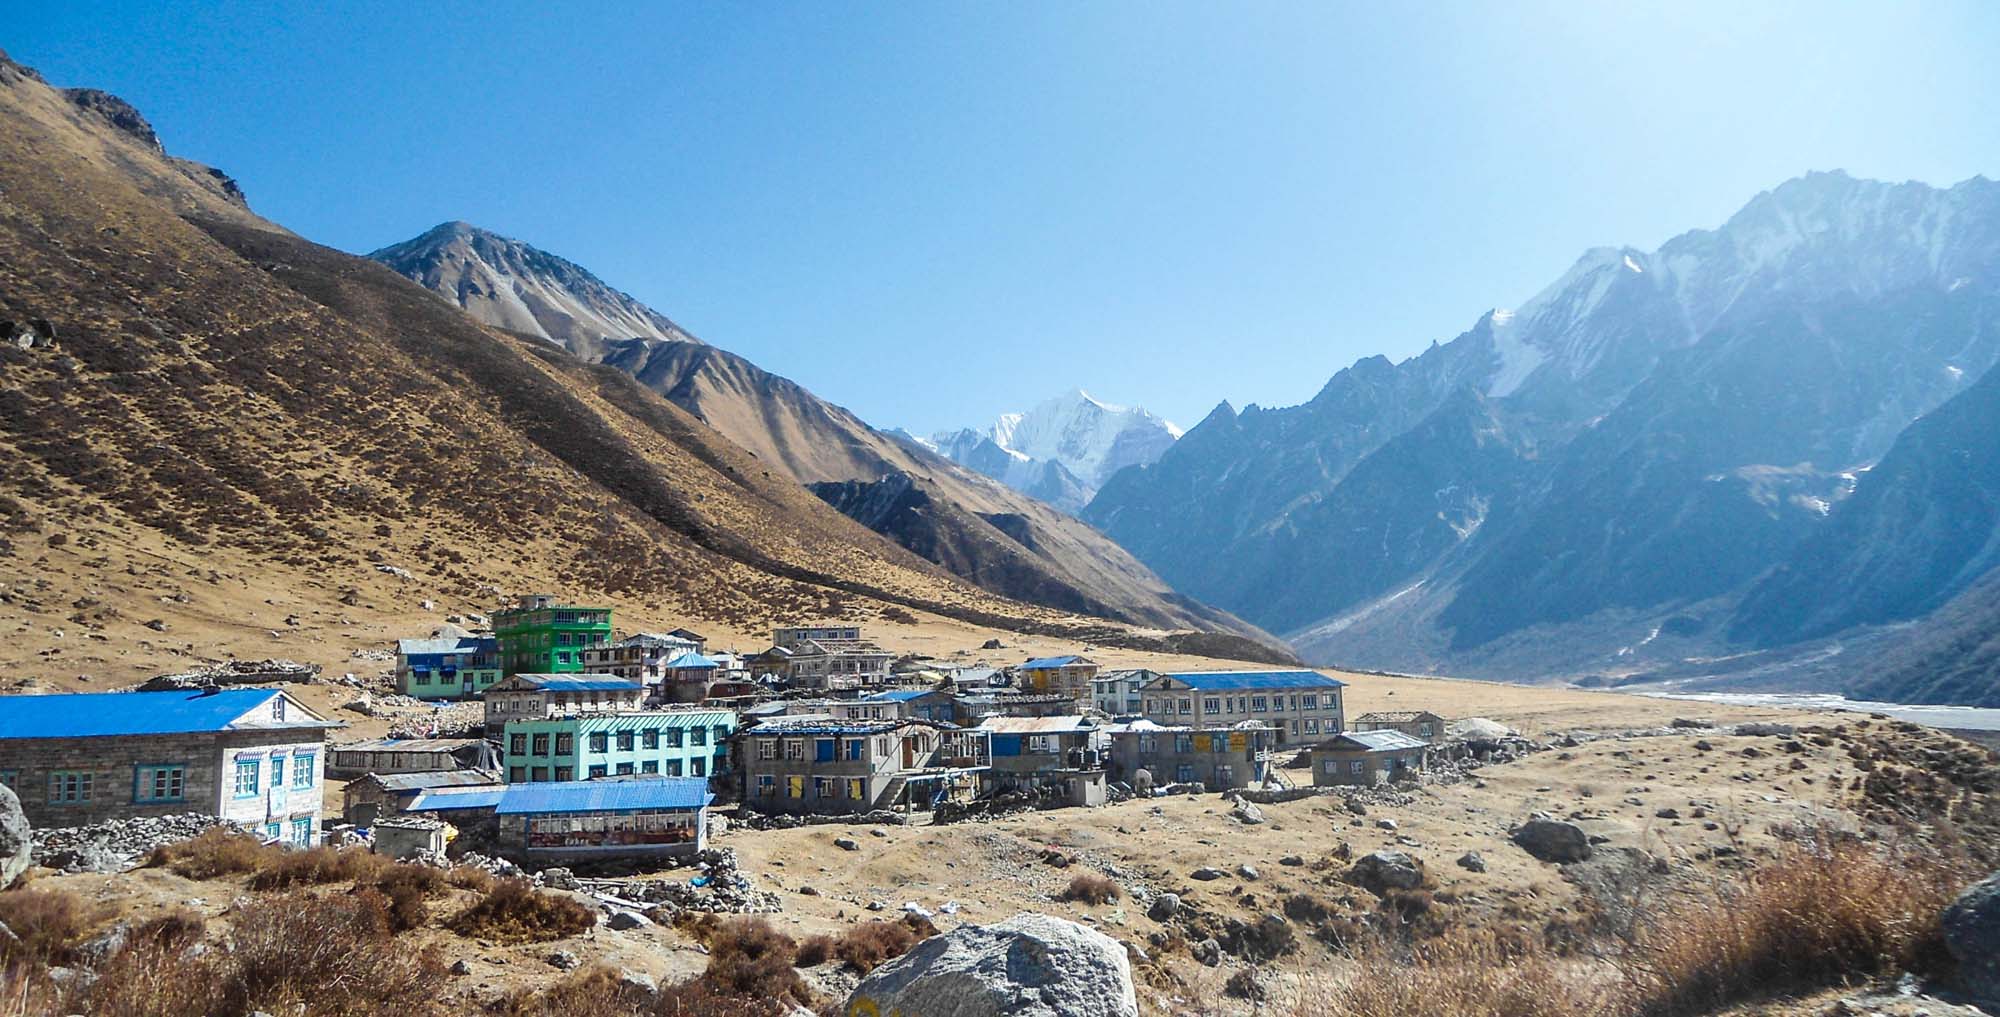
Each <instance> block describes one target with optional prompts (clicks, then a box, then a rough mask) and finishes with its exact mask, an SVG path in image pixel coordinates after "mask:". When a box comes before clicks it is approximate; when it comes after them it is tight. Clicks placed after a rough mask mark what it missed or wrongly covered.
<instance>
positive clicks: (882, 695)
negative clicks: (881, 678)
mask: <svg viewBox="0 0 2000 1017" xmlns="http://www.w3.org/2000/svg"><path fill="white" fill-rule="evenodd" d="M936 691H937V690H936V689H890V690H888V691H886V692H877V693H875V694H874V695H872V696H863V697H862V699H861V701H862V702H864V703H907V702H909V701H910V700H912V699H917V698H920V697H922V696H928V695H930V694H931V693H933V692H936Z"/></svg>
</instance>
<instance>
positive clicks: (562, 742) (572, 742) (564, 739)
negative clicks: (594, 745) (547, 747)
mask: <svg viewBox="0 0 2000 1017" xmlns="http://www.w3.org/2000/svg"><path fill="white" fill-rule="evenodd" d="M574 752H576V736H575V735H572V734H559V735H557V736H556V755H558V756H567V755H570V754H572V753H574Z"/></svg>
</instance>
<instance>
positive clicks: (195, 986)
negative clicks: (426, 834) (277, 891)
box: [64, 891, 444, 1017]
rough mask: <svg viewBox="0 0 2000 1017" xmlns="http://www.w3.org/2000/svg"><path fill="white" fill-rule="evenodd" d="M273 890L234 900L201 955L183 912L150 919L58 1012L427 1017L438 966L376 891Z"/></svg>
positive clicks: (102, 1016)
mask: <svg viewBox="0 0 2000 1017" xmlns="http://www.w3.org/2000/svg"><path fill="white" fill-rule="evenodd" d="M369 893H370V894H371V895H372V896H373V899H370V898H369V897H364V896H361V895H357V896H353V897H344V898H343V897H333V898H326V899H313V898H307V897H271V898H266V899H263V900H259V901H256V902H254V903H251V904H248V905H245V906H243V907H241V908H239V909H238V910H237V911H236V914H235V924H234V926H233V927H232V929H231V930H230V934H229V936H228V937H227V939H226V941H225V943H224V944H223V946H222V947H221V948H219V949H212V950H208V951H204V952H200V953H196V952H194V951H191V950H189V949H188V948H189V947H190V946H192V945H193V943H194V942H195V941H196V940H197V939H198V938H199V931H198V930H197V927H196V925H195V924H194V923H191V922H189V921H188V920H187V919H186V918H184V917H180V918H174V919H172V920H170V921H166V922H161V921H155V922H149V923H146V924H145V925H142V926H140V927H139V928H138V929H135V930H134V934H133V936H132V938H131V939H130V940H129V941H128V944H127V945H126V947H125V949H123V950H121V951H119V952H118V953H117V954H115V955H113V956H112V957H111V958H110V959H109V960H107V961H106V962H105V963H104V964H103V965H102V966H100V967H99V969H98V971H97V977H96V979H95V980H94V981H92V982H91V983H90V984H89V985H88V986H87V987H85V988H83V989H82V990H81V992H80V993H79V995H78V997H77V998H75V999H70V1000H66V1001H65V1004H66V1006H67V1007H68V1010H67V1011H64V1012H80V1013H89V1014H92V1015H93V1017H204V1015H209V1014H219V1013H249V1012H252V1011H258V1010H261V1011H264V1012H267V1013H283V1014H296V1015H300V1017H424V1015H427V1014H432V1013H435V1012H436V1006H435V1004H434V1003H433V1001H432V999H431V996H432V995H433V990H434V989H435V986H436V984H437V982H438V980H439V979H440V978H442V976H443V974H444V972H443V967H442V965H441V964H440V963H439V962H438V960H437V958H436V956H435V954H433V953H431V952H429V951H421V952H419V951H413V950H409V949H406V948H404V947H402V946H401V945H399V944H398V943H397V942H396V941H395V940H394V938H393V937H392V936H391V934H390V931H389V919H388V915H387V914H386V913H385V912H384V910H383V908H382V906H381V903H380V902H381V895H380V894H379V893H375V892H374V891H369Z"/></svg>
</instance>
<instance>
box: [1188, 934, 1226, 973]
mask: <svg viewBox="0 0 2000 1017" xmlns="http://www.w3.org/2000/svg"><path fill="white" fill-rule="evenodd" d="M1188 954H1189V956H1192V957H1193V958H1194V959H1195V960H1196V961H1198V962H1200V963H1201V964H1203V965H1205V966H1207V967H1211V968H1212V967H1216V966H1218V965H1220V964H1221V963H1222V944H1221V943H1219V942H1217V941H1216V940H1215V939H1213V938H1210V939H1204V940H1202V941H1201V942H1199V943H1195V944H1193V945H1192V946H1189V947H1188Z"/></svg>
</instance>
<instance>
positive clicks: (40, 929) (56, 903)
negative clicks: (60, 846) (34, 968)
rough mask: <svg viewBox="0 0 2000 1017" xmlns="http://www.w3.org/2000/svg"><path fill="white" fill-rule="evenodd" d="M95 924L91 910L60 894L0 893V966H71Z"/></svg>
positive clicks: (42, 892) (33, 891) (28, 891)
mask: <svg viewBox="0 0 2000 1017" xmlns="http://www.w3.org/2000/svg"><path fill="white" fill-rule="evenodd" d="M92 924H93V915H92V913H91V908H89V907H88V906H86V905H85V904H84V903H83V902H82V901H79V900H77V899H76V897H74V896H72V895H70V894H68V893H64V892H63V891H61V890H37V889H32V888H24V889H19V890H8V891H5V892H0V925H5V926H6V927H7V928H8V929H9V930H10V931H12V932H13V934H14V935H13V937H12V938H8V937H0V965H4V964H9V963H14V962H25V963H31V964H42V965H50V964H68V963H70V962H71V961H72V960H73V959H74V954H75V952H76V947H77V945H78V944H79V943H81V942H82V941H83V937H84V936H85V934H86V933H88V932H89V931H90V926H91V925H92Z"/></svg>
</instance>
